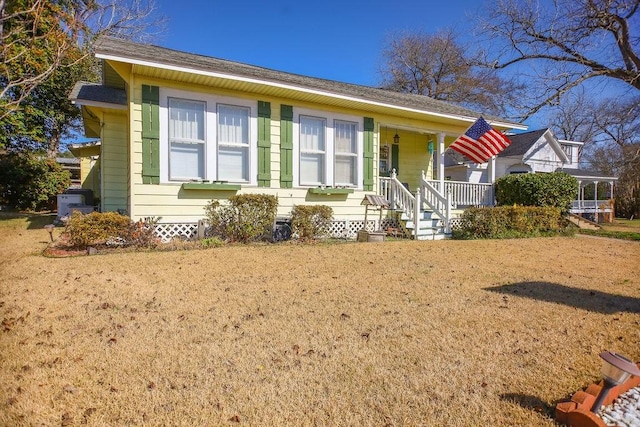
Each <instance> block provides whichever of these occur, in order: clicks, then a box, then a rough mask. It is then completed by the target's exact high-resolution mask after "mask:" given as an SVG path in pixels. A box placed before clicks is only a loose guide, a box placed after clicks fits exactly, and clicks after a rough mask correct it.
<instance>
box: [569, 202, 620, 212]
mask: <svg viewBox="0 0 640 427" xmlns="http://www.w3.org/2000/svg"><path fill="white" fill-rule="evenodd" d="M596 208H597V209H598V210H599V211H602V212H610V211H611V210H612V208H611V200H574V201H573V202H572V203H571V211H572V212H578V213H584V212H595V211H596Z"/></svg>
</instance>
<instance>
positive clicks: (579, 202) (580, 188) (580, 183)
mask: <svg viewBox="0 0 640 427" xmlns="http://www.w3.org/2000/svg"><path fill="white" fill-rule="evenodd" d="M578 209H582V181H581V180H578Z"/></svg>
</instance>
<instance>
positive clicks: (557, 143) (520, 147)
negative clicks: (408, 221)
mask: <svg viewBox="0 0 640 427" xmlns="http://www.w3.org/2000/svg"><path fill="white" fill-rule="evenodd" d="M509 139H510V140H511V144H510V145H509V146H508V147H507V148H506V149H505V150H504V151H502V152H501V153H500V154H498V156H497V157H496V158H495V160H494V162H493V165H492V162H491V161H490V162H487V163H482V164H477V163H474V162H472V161H470V160H469V159H467V158H465V157H464V156H462V155H460V154H458V153H457V152H455V151H453V150H448V151H447V152H446V155H445V162H444V164H445V172H444V174H445V178H446V179H447V180H450V181H458V182H468V183H474V184H481V183H493V181H495V179H497V178H500V177H501V176H504V175H510V174H517V173H541V172H556V171H563V172H566V173H568V174H569V175H572V176H575V177H576V179H577V180H578V183H579V188H580V190H579V192H578V194H577V195H576V196H577V198H576V200H575V201H574V203H573V206H572V209H571V211H572V212H573V213H576V214H580V215H585V216H592V217H593V219H601V218H598V217H596V215H597V214H602V213H605V214H610V216H611V218H612V217H613V215H612V214H613V204H612V202H611V200H612V199H613V190H614V183H615V181H616V180H617V179H618V178H617V177H611V176H602V174H600V173H597V172H593V171H589V170H583V169H580V167H579V161H580V150H581V149H582V146H583V145H584V142H579V141H569V140H564V139H557V138H556V137H555V135H554V134H553V132H552V131H551V129H539V130H534V131H530V132H524V133H519V134H514V135H509ZM492 166H493V171H492ZM602 182H606V183H608V184H609V191H607V192H605V194H598V191H597V190H598V188H597V184H598V183H602ZM589 185H594V186H595V191H594V198H593V199H590V200H585V199H584V189H585V187H586V186H589Z"/></svg>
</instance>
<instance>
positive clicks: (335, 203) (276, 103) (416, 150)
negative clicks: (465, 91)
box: [103, 76, 468, 222]
mask: <svg viewBox="0 0 640 427" xmlns="http://www.w3.org/2000/svg"><path fill="white" fill-rule="evenodd" d="M143 84H144V85H154V86H159V87H162V88H173V89H180V90H186V91H193V92H201V93H207V94H215V95H221V96H231V97H236V98H245V99H251V100H254V101H256V102H257V101H258V100H260V101H267V102H270V103H271V188H258V187H243V188H242V190H240V192H241V193H260V194H272V195H276V196H278V200H279V204H280V205H279V208H278V215H288V214H290V212H291V209H292V207H293V206H294V205H297V204H326V205H330V206H331V207H332V208H333V210H334V218H335V219H354V220H355V219H362V218H363V216H364V210H365V209H364V207H363V206H361V205H360V203H361V201H362V199H363V198H364V195H365V194H367V193H366V192H363V191H356V192H354V193H352V194H349V195H348V196H341V197H338V196H320V197H318V196H312V195H309V194H308V191H307V189H298V188H294V189H281V188H280V106H281V104H286V105H293V106H294V108H305V109H313V110H326V111H330V112H333V113H341V114H347V115H353V116H358V117H373V118H374V122H375V131H374V153H375V157H374V177H377V176H378V150H379V148H378V147H379V143H380V138H379V131H380V126H381V123H383V124H384V125H383V126H393V125H388V124H389V123H393V124H394V125H395V124H397V126H398V127H400V128H403V129H415V130H416V131H415V132H410V131H407V130H401V131H399V134H400V165H399V167H400V169H401V180H403V181H405V182H409V184H410V185H411V188H412V190H413V189H415V188H416V187H417V184H418V177H419V174H420V171H421V170H426V169H427V168H428V161H429V154H428V152H427V140H428V139H429V136H428V135H427V132H431V133H432V135H435V133H436V132H445V133H447V136H448V137H447V140H453V139H454V138H455V136H457V135H459V134H461V133H462V132H464V130H465V129H466V127H467V126H468V124H467V123H461V124H460V125H457V126H456V125H453V124H451V123H448V124H439V123H435V122H425V121H419V120H416V119H407V118H402V117H399V116H393V115H375V114H371V113H370V112H365V111H358V110H350V109H345V108H336V107H332V108H330V107H327V106H324V105H317V104H309V103H303V102H299V101H292V100H288V99H279V98H272V97H267V96H262V95H255V94H251V93H238V92H231V91H228V90H221V89H216V88H212V87H205V86H196V85H191V84H180V83H179V82H169V81H162V80H157V79H150V78H143V77H140V76H134V77H133V78H131V80H130V89H131V92H130V94H129V96H130V98H131V99H130V101H131V103H130V106H131V115H130V118H129V135H130V137H131V144H130V151H129V152H130V154H131V158H130V163H129V164H130V167H131V174H130V175H127V173H126V172H127V171H126V168H127V160H126V157H125V156H126V155H127V150H126V147H123V146H122V145H117V146H116V145H115V144H114V145H112V147H111V151H110V152H109V153H105V152H104V150H103V154H108V155H110V156H113V157H109V159H110V162H113V161H115V160H116V159H117V158H120V161H119V162H116V165H115V166H114V164H113V163H111V167H112V168H115V170H114V169H110V170H109V173H110V177H111V181H110V182H111V184H112V187H110V188H109V191H111V192H114V194H118V195H119V199H118V202H112V203H110V205H109V207H111V208H116V206H117V208H121V206H120V205H121V204H122V203H124V204H126V185H127V184H126V182H127V177H130V179H131V187H132V190H131V194H130V197H131V206H130V209H129V212H130V215H131V216H132V218H133V219H134V220H137V219H140V218H144V217H161V218H162V219H161V222H196V221H198V220H199V219H202V218H203V217H204V209H203V208H204V206H205V205H206V204H207V203H208V202H209V201H210V200H211V199H213V198H219V199H226V198H228V197H229V196H231V195H233V194H236V193H234V192H214V191H192V190H189V191H184V190H181V187H180V185H179V184H160V185H150V184H147V185H145V184H142V118H141V114H142V113H141V111H142V109H141V101H142V85H143ZM120 125H121V126H122V123H121V124H120ZM122 127H123V129H126V126H122ZM392 128H393V127H390V129H392ZM124 132H127V131H126V130H125V131H124ZM125 135H126V133H125ZM431 139H432V140H434V141H437V138H436V137H435V136H432V137H431ZM105 159H106V157H105ZM294 161H295V160H294ZM103 164H104V163H103ZM105 172H106V171H105ZM116 172H118V173H120V174H121V176H122V177H123V178H121V179H116V177H115V176H116V175H118V173H116ZM404 174H406V176H405V175H404ZM377 187H378V180H377V179H376V180H375V182H374V189H377ZM116 189H117V191H116ZM374 192H375V190H374ZM105 193H106V192H105ZM370 193H371V192H369V194H370Z"/></svg>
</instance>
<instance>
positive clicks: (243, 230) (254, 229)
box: [205, 194, 278, 242]
mask: <svg viewBox="0 0 640 427" xmlns="http://www.w3.org/2000/svg"><path fill="white" fill-rule="evenodd" d="M277 211H278V198H277V197H275V196H271V195H268V194H238V195H236V196H232V197H229V203H228V204H224V205H223V204H221V203H220V202H219V201H218V200H212V201H211V202H209V204H207V206H205V214H206V218H207V221H208V222H209V226H210V227H211V233H210V234H212V235H214V236H218V237H221V238H223V239H227V240H231V241H236V242H250V241H255V240H258V239H260V238H262V236H264V235H265V234H267V233H270V232H271V230H272V228H273V224H274V222H275V219H276V214H277Z"/></svg>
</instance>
